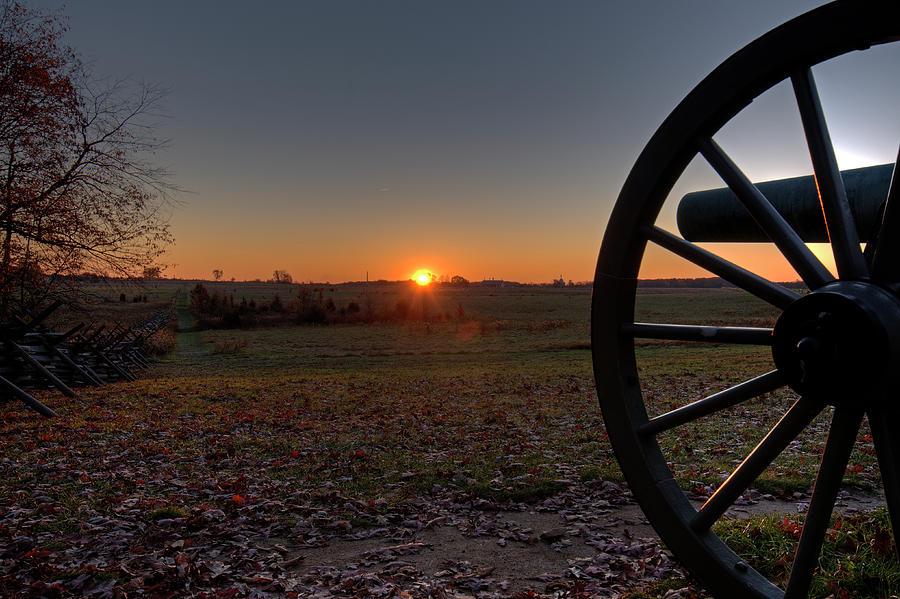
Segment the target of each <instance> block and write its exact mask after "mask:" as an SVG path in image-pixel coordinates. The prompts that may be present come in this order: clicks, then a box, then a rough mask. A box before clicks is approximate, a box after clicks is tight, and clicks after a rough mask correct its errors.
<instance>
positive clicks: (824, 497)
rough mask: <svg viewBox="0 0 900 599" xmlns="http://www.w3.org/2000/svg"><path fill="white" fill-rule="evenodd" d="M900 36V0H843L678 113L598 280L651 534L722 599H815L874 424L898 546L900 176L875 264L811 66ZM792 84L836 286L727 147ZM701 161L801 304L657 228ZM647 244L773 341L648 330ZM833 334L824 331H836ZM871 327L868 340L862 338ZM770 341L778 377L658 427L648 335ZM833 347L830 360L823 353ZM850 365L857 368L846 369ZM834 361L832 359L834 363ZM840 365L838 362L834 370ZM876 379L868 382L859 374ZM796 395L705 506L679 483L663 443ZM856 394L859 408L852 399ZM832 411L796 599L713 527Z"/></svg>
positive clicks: (607, 361)
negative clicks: (731, 133) (755, 108)
mask: <svg viewBox="0 0 900 599" xmlns="http://www.w3.org/2000/svg"><path fill="white" fill-rule="evenodd" d="M898 39H900V3H897V2H896V0H886V1H871V2H858V1H857V0H839V1H837V2H833V3H831V4H828V5H825V6H823V7H820V8H818V9H815V10H813V11H811V12H809V13H806V14H804V15H801V16H800V17H798V18H796V19H793V20H791V21H789V22H787V23H785V24H783V25H781V26H780V27H778V28H776V29H774V30H772V31H770V32H768V33H767V34H765V35H763V36H762V37H760V38H759V39H757V40H756V41H754V42H752V43H750V44H749V45H748V46H746V47H745V48H743V49H742V50H740V51H738V52H737V53H735V54H734V55H733V56H731V57H730V58H729V59H728V60H726V61H725V62H724V63H722V64H721V65H720V66H719V67H718V68H716V69H715V70H714V71H713V72H712V73H711V74H710V75H709V76H707V77H706V78H705V79H704V80H703V81H702V82H701V83H700V84H699V85H697V87H696V88H695V89H694V90H693V91H692V92H691V93H690V94H688V96H687V97H686V98H685V99H684V100H683V101H682V102H681V103H680V104H679V105H678V106H677V107H676V108H675V110H674V111H673V112H672V113H671V114H670V115H669V117H668V118H667V119H666V120H665V121H664V122H663V124H662V125H661V126H660V127H659V129H658V130H657V131H656V133H655V134H654V135H653V137H652V138H651V140H650V141H649V143H648V144H647V146H646V147H645V148H644V150H643V152H642V153H641V155H640V156H639V158H638V160H637V162H636V163H635V165H634V167H633V169H632V171H631V173H630V174H629V176H628V178H627V180H626V182H625V184H624V186H623V188H622V191H621V192H620V194H619V197H618V200H617V202H616V205H615V208H614V210H613V212H612V215H611V217H610V220H609V224H608V227H607V230H606V234H605V235H604V239H603V244H602V247H601V250H600V256H599V260H598V263H597V271H596V276H595V279H594V287H593V300H592V306H591V339H592V348H593V364H594V375H595V379H596V384H597V391H598V396H599V400H600V406H601V409H602V412H603V417H604V421H605V424H606V428H607V432H608V435H609V438H610V441H611V443H612V445H613V448H614V450H615V453H616V456H617V458H618V460H619V463H620V465H621V467H622V470H623V473H624V475H625V477H626V479H627V481H628V484H629V486H630V488H631V490H632V492H633V493H634V495H635V497H636V499H637V501H638V503H639V504H640V505H641V508H642V509H643V511H644V513H645V514H646V516H647V518H648V519H649V520H650V523H651V524H652V525H653V527H654V528H655V529H656V531H657V532H658V533H659V535H660V536H661V537H662V539H663V541H664V542H665V543H666V545H667V546H668V547H669V549H670V550H671V551H672V552H673V553H674V554H675V556H676V557H677V558H678V559H679V560H680V561H681V562H682V563H683V564H684V565H685V566H686V567H687V569H688V570H689V571H690V572H691V573H692V574H693V575H695V576H696V577H697V578H698V579H699V580H700V581H701V582H702V583H703V584H704V585H705V586H706V587H707V588H708V589H709V590H710V591H711V592H712V593H713V594H715V595H716V596H721V597H787V598H789V599H793V598H799V597H806V596H807V594H808V591H809V586H810V582H811V579H812V577H813V573H814V571H815V568H816V565H817V561H818V557H819V553H820V551H821V547H822V542H823V538H824V536H825V534H826V531H827V527H828V522H829V518H830V516H831V513H832V510H833V507H834V504H835V501H836V497H837V495H838V492H839V488H840V485H841V480H842V477H843V474H844V471H845V469H846V466H847V463H848V458H849V454H850V451H851V450H852V448H853V446H854V444H855V442H856V437H857V434H858V430H859V427H860V426H861V422H862V420H863V418H864V417H868V418H869V423H870V427H871V429H872V435H873V438H874V443H875V447H876V453H877V457H878V463H879V467H880V470H881V476H882V480H883V484H884V489H885V496H886V500H887V505H888V510H889V513H890V518H891V523H892V527H893V530H894V537H895V539H897V538H900V535H898V531H900V471H898V470H900V469H898V464H900V427H898V424H900V405H898V404H897V403H896V394H894V395H891V393H890V388H891V387H893V388H894V389H896V387H897V385H898V381H897V380H896V378H895V379H894V380H893V381H890V380H889V376H890V373H891V372H892V371H893V372H897V371H898V370H900V369H898V361H900V360H898V356H900V299H898V297H897V293H896V290H897V289H898V288H900V235H898V234H897V231H900V198H898V197H894V196H898V195H900V180H898V179H900V176H898V173H897V172H896V170H895V173H894V180H893V181H892V185H891V191H890V192H889V193H888V202H887V204H886V209H885V212H884V219H883V223H882V227H881V231H882V232H884V231H893V235H886V234H883V233H880V234H879V235H878V237H877V238H876V241H875V242H873V243H869V244H868V246H867V250H866V251H865V253H863V252H862V251H861V250H860V244H859V241H858V239H857V237H856V235H857V234H856V229H855V227H854V226H853V222H852V214H851V213H850V211H849V209H848V208H847V203H846V195H845V192H844V190H843V184H842V181H841V178H840V175H839V171H838V170H837V165H836V161H835V159H834V151H833V148H832V145H831V142H830V138H829V135H828V131H827V127H826V124H825V121H824V117H823V116H822V111H821V106H820V103H819V98H818V94H817V92H816V88H815V82H814V80H813V77H812V72H811V67H812V66H814V65H816V64H818V63H820V62H823V61H825V60H829V59H831V58H834V57H836V56H839V55H842V54H845V53H848V52H852V51H856V50H864V49H866V48H868V47H870V46H872V45H875V44H881V43H886V42H892V41H896V40H898ZM787 79H790V80H791V82H792V84H793V87H794V91H795V96H796V97H797V101H798V108H799V110H800V114H801V117H802V121H803V125H804V131H805V133H806V138H807V145H808V146H809V148H810V155H811V157H812V162H813V166H814V170H815V173H816V180H817V183H818V187H819V189H820V194H821V200H822V204H823V207H824V210H823V212H824V216H825V219H826V222H827V224H828V230H829V232H830V235H831V245H832V249H833V251H834V254H835V262H836V265H837V274H838V278H837V279H835V278H834V277H833V276H832V274H831V273H830V272H829V271H828V269H826V268H825V267H824V266H822V264H821V263H820V262H819V260H818V259H817V258H816V257H815V256H814V255H813V254H812V253H811V252H810V251H809V250H808V249H807V247H806V246H805V245H804V244H803V242H802V241H801V240H800V238H799V237H798V236H797V235H796V233H794V231H793V230H792V229H791V228H790V226H789V225H787V223H786V222H784V220H783V219H782V218H781V217H780V215H779V214H778V213H777V212H776V211H774V209H772V208H771V204H769V202H768V201H767V200H766V199H765V198H764V197H763V196H762V195H761V194H760V193H759V192H758V191H757V190H756V188H755V187H754V186H753V185H752V184H751V183H750V182H749V181H748V180H747V179H746V177H745V176H744V175H743V173H742V172H741V171H740V170H739V169H738V168H737V166H736V165H735V164H734V163H733V162H732V161H731V160H730V159H729V157H728V156H727V155H726V154H725V153H724V151H723V150H722V149H721V148H720V147H719V146H718V145H716V143H715V142H714V141H713V136H714V134H715V133H716V132H717V131H718V130H719V129H720V128H721V127H722V126H723V125H725V124H726V123H727V122H728V121H729V120H731V119H732V118H733V117H734V116H735V115H736V114H738V113H739V112H740V111H741V110H742V109H743V108H744V107H745V106H747V105H748V104H749V103H750V102H751V101H752V100H753V98H755V97H757V96H758V95H760V94H761V93H763V92H764V91H766V90H768V89H769V88H771V87H772V86H774V85H776V84H778V83H779V82H781V81H784V80H787ZM698 154H700V155H702V156H703V157H704V158H705V159H706V160H707V162H709V163H710V164H711V165H712V167H713V168H714V169H715V170H716V171H717V172H718V173H719V174H720V175H721V176H722V178H723V179H724V180H725V182H726V183H727V184H728V186H729V187H730V188H731V189H732V191H734V192H735V195H737V196H738V197H739V199H740V200H741V201H742V202H743V203H744V205H745V207H746V208H747V209H748V211H749V212H751V214H753V215H754V218H755V219H756V220H757V222H758V223H759V224H760V226H761V228H763V229H764V230H765V231H766V233H767V234H768V235H769V237H770V239H771V240H772V241H773V242H774V243H775V244H776V246H777V247H778V248H779V250H780V251H781V253H782V254H783V255H784V256H785V257H786V258H787V260H788V261H789V262H790V263H791V264H792V266H793V267H794V268H795V269H796V271H797V272H798V274H799V275H800V277H801V278H802V279H803V280H804V282H805V283H806V284H807V286H808V287H809V289H810V293H809V294H804V295H801V294H797V293H795V292H794V291H791V290H789V289H786V288H784V287H782V286H780V285H777V284H775V283H772V282H770V281H768V280H766V279H764V278H762V277H760V276H758V275H756V274H754V273H752V272H750V271H749V270H746V269H744V268H742V267H740V266H738V265H736V264H734V263H732V262H729V261H727V260H725V259H723V258H721V257H719V256H717V255H715V254H712V253H710V252H709V251H706V250H704V249H702V248H700V247H699V246H696V245H694V244H692V243H690V242H688V241H685V240H684V239H682V238H680V237H678V236H676V235H673V234H671V233H669V232H667V231H665V230H663V229H662V228H660V227H657V226H656V224H655V223H656V219H657V216H658V214H659V212H660V209H661V207H662V205H663V203H664V201H665V200H666V197H667V196H668V194H669V192H670V191H671V189H672V187H673V186H674V184H675V182H676V181H677V180H678V178H679V177H680V176H681V174H682V172H683V171H684V169H685V168H686V167H687V165H688V163H689V162H690V161H691V160H692V159H693V158H694V157H695V156H697V155H698ZM648 242H652V243H654V244H656V245H658V246H661V247H662V248H665V249H666V250H668V251H671V252H673V253H675V254H677V255H679V256H681V257H682V258H686V259H687V260H688V261H690V262H693V263H694V264H697V265H699V266H702V267H703V268H705V269H706V270H708V271H710V272H711V273H713V274H715V275H717V276H720V277H722V278H723V279H725V280H727V281H729V282H731V283H732V284H734V285H736V286H737V287H740V288H742V289H744V290H746V291H747V292H749V293H751V294H753V295H755V296H757V297H759V298H761V299H763V300H765V301H766V302H768V303H770V304H772V305H774V306H775V307H776V308H778V309H779V310H780V311H781V315H780V317H779V318H778V321H777V324H776V326H775V328H774V329H757V328H746V327H713V326H702V325H697V326H688V325H682V326H675V325H667V324H646V323H635V322H634V314H635V291H636V281H637V276H638V272H639V269H640V265H641V262H642V260H643V256H644V251H645V248H646V245H647V243H648ZM823 331H824V332H823ZM859 331H863V332H862V333H860V332H859ZM636 338H654V339H670V340H681V341H706V342H709V341H712V342H715V343H729V344H755V345H764V346H767V345H770V346H772V349H773V362H774V368H773V370H772V371H771V372H769V373H767V374H764V375H762V376H759V377H757V378H755V379H752V380H749V381H746V382H744V383H742V384H740V385H737V386H734V387H731V388H729V389H727V390H725V391H723V392H721V393H717V394H715V395H712V396H710V397H707V398H703V399H698V400H697V401H695V402H693V403H690V404H687V405H686V406H683V407H682V408H679V409H676V410H673V411H671V412H668V413H665V414H663V415H660V416H656V417H654V418H652V419H651V418H650V417H649V416H648V410H647V406H646V405H645V403H644V398H643V394H642V391H641V385H640V380H639V377H638V368H637V362H636V357H635V339H636ZM823 345H825V346H827V349H828V351H824V350H822V349H821V348H822V346H823ZM835 355H837V356H839V357H840V356H843V357H845V358H847V359H848V360H849V361H850V362H852V363H853V367H852V368H851V367H850V366H845V365H842V364H840V363H836V362H835V360H836V358H835V357H834V356H835ZM829 356H831V357H829ZM829 360H830V361H829ZM857 368H862V369H863V370H862V371H859V370H856V369H857ZM786 386H789V387H791V388H793V389H794V390H795V391H797V392H798V395H799V399H798V400H797V401H796V403H794V404H793V406H792V407H791V408H790V409H788V410H787V411H786V413H785V414H784V416H783V417H782V418H781V420H780V421H779V422H778V423H777V424H776V425H775V426H774V427H773V428H772V429H771V430H770V431H769V432H768V433H767V434H766V435H765V437H764V438H763V440H762V441H761V442H760V443H759V445H758V446H757V447H756V448H755V449H753V450H752V451H751V452H750V454H749V455H748V456H747V457H746V459H744V461H743V462H742V463H741V464H740V465H739V466H738V467H737V468H736V469H735V471H734V472H733V473H732V474H731V476H730V477H728V479H727V480H726V481H725V482H724V483H722V484H721V485H720V486H719V488H718V489H717V490H716V491H715V493H713V495H712V496H711V497H710V499H709V500H708V501H707V502H706V504H704V506H703V507H702V508H700V509H696V508H694V507H693V505H692V504H691V503H690V502H689V500H688V497H687V496H686V495H685V492H684V491H683V490H682V489H681V488H680V486H679V485H678V484H677V482H676V481H675V479H674V476H673V473H672V471H671V470H670V468H669V466H668V464H667V459H666V457H665V455H664V452H663V450H662V448H661V447H660V445H659V442H658V435H659V434H660V433H662V432H664V431H669V430H672V429H675V428H676V427H690V426H691V425H692V423H694V422H696V421H697V420H698V419H700V418H702V417H703V416H705V415H709V414H712V413H715V412H717V411H719V410H724V409H726V408H728V407H730V406H735V405H738V404H740V403H742V402H746V403H745V404H744V405H748V406H752V403H753V402H754V401H756V400H758V398H759V397H760V396H762V395H764V394H766V393H768V392H771V391H774V390H776V389H779V388H781V387H786ZM848 396H849V398H850V399H851V401H847V399H848ZM823 410H831V411H833V416H832V420H831V424H830V428H829V434H828V440H827V442H826V446H825V451H824V454H823V457H822V461H821V463H820V465H819V469H818V475H817V479H816V483H815V487H814V491H813V495H812V497H811V499H810V504H809V510H808V512H807V517H806V523H805V525H804V528H803V531H802V533H801V536H800V540H799V542H798V546H797V551H796V555H795V559H794V563H793V567H792V569H791V573H790V579H789V582H788V584H787V589H786V590H782V589H781V588H779V587H778V586H777V585H775V584H773V583H772V582H771V581H769V580H768V579H766V578H765V577H764V576H762V575H761V574H760V573H758V572H757V571H756V570H754V569H753V568H752V567H750V566H749V565H748V564H746V563H745V562H744V561H743V560H742V559H741V558H740V557H739V556H738V555H737V554H736V553H735V552H734V551H732V549H731V548H730V547H728V546H727V545H726V544H725V543H724V542H723V541H722V540H721V539H720V538H719V537H717V536H716V534H715V533H714V531H713V528H712V525H713V524H714V523H715V522H716V521H717V520H718V519H719V518H720V517H721V516H722V515H723V514H724V513H725V511H726V510H727V509H728V508H729V507H730V506H731V505H733V503H734V501H735V500H736V499H737V498H738V497H740V495H741V494H742V493H743V492H744V491H745V490H746V489H748V488H749V487H750V486H751V485H752V484H753V482H754V481H755V480H756V479H757V477H758V476H759V475H760V474H761V473H762V472H763V471H764V470H765V469H766V467H767V466H768V465H769V464H770V463H771V462H772V461H773V460H774V459H775V458H776V457H777V456H778V455H780V454H781V453H782V452H783V451H784V449H785V448H786V447H787V446H788V444H789V443H790V442H791V441H792V440H793V439H794V438H795V437H796V436H797V435H799V434H802V432H803V430H804V429H805V428H806V427H807V426H808V425H809V424H810V422H811V421H812V420H813V419H814V418H815V417H816V416H817V415H818V414H819V413H821V412H822V411H823Z"/></svg>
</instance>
